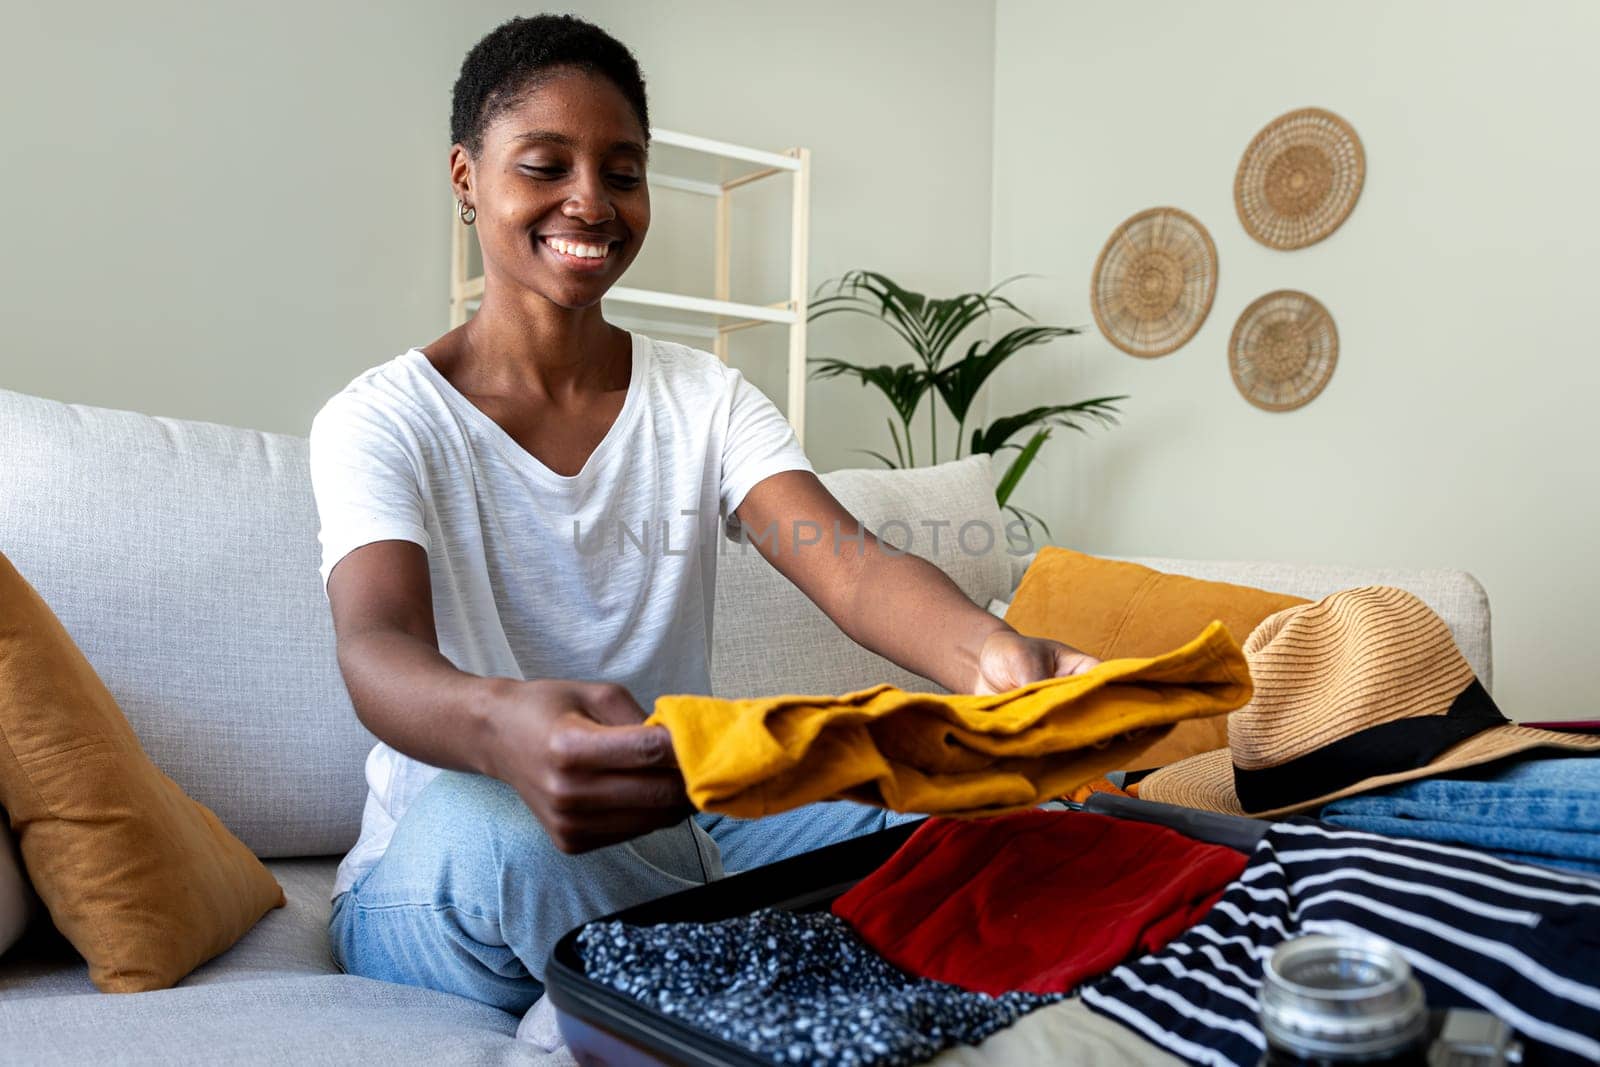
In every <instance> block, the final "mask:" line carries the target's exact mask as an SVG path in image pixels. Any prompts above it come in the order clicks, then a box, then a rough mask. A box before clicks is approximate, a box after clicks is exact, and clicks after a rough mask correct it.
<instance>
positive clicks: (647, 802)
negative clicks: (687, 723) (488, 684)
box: [488, 679, 694, 853]
mask: <svg viewBox="0 0 1600 1067" xmlns="http://www.w3.org/2000/svg"><path fill="white" fill-rule="evenodd" d="M498 703H499V706H498V707H497V708H496V709H495V712H494V716H493V723H494V725H493V728H492V731H491V736H492V740H491V742H490V744H491V748H492V751H491V752H490V753H489V760H488V762H489V767H490V773H491V774H492V775H493V776H494V777H496V778H499V779H500V780H501V781H503V782H506V783H507V784H509V785H510V786H511V787H512V788H514V789H515V790H516V791H517V793H518V794H520V795H521V797H522V799H523V802H524V803H526V804H527V805H528V808H529V809H530V810H531V811H532V812H533V814H534V816H535V817H536V818H537V819H538V820H539V822H540V823H542V824H543V825H544V828H545V830H546V831H547V832H548V833H549V834H550V839H551V841H553V842H554V843H555V846H556V847H557V848H558V849H560V850H561V851H562V852H566V853H577V852H587V851H589V850H590V849H595V848H600V847H602V846H605V845H612V844H616V843H617V842H619V841H627V840H629V839H631V838H634V837H638V836H640V835H641V834H646V833H649V832H650V831H652V830H659V829H661V828H662V827H664V826H671V825H673V824H674V823H677V822H679V821H681V820H682V819H684V818H686V817H687V816H688V815H690V814H691V813H692V812H693V810H694V809H693V807H692V806H691V805H690V804H689V800H688V795H687V794H686V793H685V791H684V783H683V775H682V774H681V773H680V772H679V770H678V762H677V759H676V757H675V756H674V755H673V751H672V737H671V735H669V734H668V733H667V731H666V729H665V728H664V727H660V726H645V725H643V723H644V720H645V719H646V718H647V716H646V714H645V711H644V709H643V708H641V707H640V706H639V703H638V701H636V700H635V699H634V698H633V694H632V693H630V692H628V690H627V688H626V687H624V686H621V685H618V684H616V683H614V682H575V681H566V680H560V679H551V680H543V679H541V680H538V681H531V682H515V683H512V684H511V685H510V686H509V688H508V689H507V690H506V691H505V694H504V698H503V699H502V700H501V701H500V702H498Z"/></svg>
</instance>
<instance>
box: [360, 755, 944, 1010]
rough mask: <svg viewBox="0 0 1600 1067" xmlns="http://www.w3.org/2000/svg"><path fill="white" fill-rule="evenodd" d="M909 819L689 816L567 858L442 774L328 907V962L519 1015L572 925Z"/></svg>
mask: <svg viewBox="0 0 1600 1067" xmlns="http://www.w3.org/2000/svg"><path fill="white" fill-rule="evenodd" d="M915 817H916V816H907V815H897V814H894V813H892V812H886V811H882V810H880V809H877V808H869V807H866V806H865V805H861V804H852V803H847V802H838V803H827V804H813V805H810V806H809V807H805V808H799V809H796V810H794V811H790V812H786V813H784V814H782V815H775V816H771V817H769V818H765V819H759V820H755V819H734V818H727V817H724V816H718V815H697V816H695V817H694V818H693V819H686V820H684V821H683V822H682V823H679V824H678V825H676V826H672V827H668V828H667V829H664V830H658V831H656V832H655V833H653V834H647V835H645V836H644V837H640V838H635V839H634V840H632V841H628V842H625V843H623V844H620V845H612V846H610V847H609V848H602V849H596V850H595V851H593V852H586V853H584V854H582V855H578V856H569V855H566V854H565V853H563V852H561V851H560V850H558V849H557V848H556V847H555V845H553V844H552V843H551V841H550V839H549V837H548V836H547V835H546V834H545V831H544V828H543V827H542V826H541V825H540V824H539V821H538V820H537V819H535V818H534V817H533V813H532V812H530V811H529V810H528V807H527V805H526V804H524V803H523V802H522V798H521V797H519V796H518V795H517V793H516V791H515V790H513V789H512V788H511V787H510V786H508V785H506V784H505V783H503V782H500V781H496V780H495V779H492V778H484V777H481V776H479V775H473V774H460V773H457V772H449V771H447V772H445V773H443V774H441V775H439V776H438V777H437V778H436V779H434V781H432V782H431V783H429V785H428V787H427V788H426V789H424V790H423V791H422V792H421V793H420V794H418V796H417V799H416V800H415V801H414V802H413V803H412V805H411V807H409V808H408V809H407V810H406V813H405V815H404V817H402V818H401V820H400V824H399V826H398V827H396V829H395V834H394V838H393V840H391V841H390V843H389V848H388V850H387V851H386V852H384V854H383V858H382V859H380V860H379V861H378V863H377V865H376V866H374V867H373V868H372V869H371V870H369V871H367V872H366V873H365V874H364V875H362V877H361V878H360V879H359V880H358V881H357V882H356V883H355V885H353V886H352V887H351V888H350V890H349V892H346V893H343V894H341V895H340V896H339V897H338V899H337V900H335V901H334V902H333V917H332V918H331V920H330V921H329V935H330V940H331V946H332V949H333V956H334V959H335V961H337V962H338V964H339V966H340V967H341V968H343V969H344V970H345V971H347V972H348V973H350V974H357V975H362V976H364V977H367V978H376V979H381V980H383V981H389V982H399V983H401V984H404V985H416V986H425V987H428V988H431V989H441V990H444V991H446V992H450V993H456V994H459V995H461V996H464V997H469V998H471V999H472V1000H477V1001H481V1002H483V1003H485V1004H492V1005H494V1006H496V1007H498V1008H502V1009H504V1010H505V1011H509V1012H515V1013H518V1014H520V1013H522V1012H525V1011H526V1010H527V1009H528V1008H529V1007H530V1006H531V1005H532V1004H533V1002H534V1001H535V1000H537V999H538V998H539V996H540V995H541V994H542V993H543V992H544V986H543V985H542V984H541V982H540V981H539V978H540V976H541V975H542V974H543V972H544V964H545V961H546V959H548V958H549V955H550V950H551V949H552V948H553V947H554V945H555V943H556V941H557V940H559V939H560V938H561V936H562V935H563V934H565V933H566V932H567V931H568V930H570V929H572V928H573V927H576V926H580V925H582V924H583V923H585V922H588V921H590V920H592V919H597V918H599V917H601V916H603V915H607V914H610V913H611V912H614V911H618V910H621V909H622V908H627V907H632V906H633V905H635V904H642V903H644V902H645V901H647V900H653V899H655V898H656V897H661V896H665V895H667V894H669V893H675V892H677V891H678V890H680V889H687V888H690V887H693V886H697V885H703V884H705V883H706V882H708V881H711V880H713V879H716V878H720V877H722V875H723V873H724V871H728V872H732V871H737V870H743V869H745V868H748V867H755V866H760V865H762V864H767V863H774V862H776V861H778V860H780V859H783V858H785V857H787V856H792V855H795V854H797V853H800V852H806V851H809V850H811V849H814V848H821V847H823V846H824V845H830V844H833V843H835V842H837V841H843V840H846V839H848V838H851V837H857V836H860V835H861V834H865V833H871V832H872V831H874V830H880V829H882V828H884V827H885V826H891V825H894V824H896V823H898V822H903V821H905V820H907V819H911V818H915Z"/></svg>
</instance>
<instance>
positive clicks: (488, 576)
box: [311, 333, 812, 896]
mask: <svg viewBox="0 0 1600 1067" xmlns="http://www.w3.org/2000/svg"><path fill="white" fill-rule="evenodd" d="M632 337H633V368H632V377H631V379H630V381H629V385H628V393H627V398H626V400H625V401H624V402H623V405H622V411H621V413H620V414H619V415H618V416H617V419H616V422H615V423H613V424H612V426H611V429H610V430H609V431H608V432H607V433H606V435H605V437H604V439H603V440H602V441H601V442H600V445H599V447H597V448H596V449H595V451H594V453H593V454H592V455H591V456H590V457H589V459H588V461H587V462H586V463H585V464H584V466H583V469H582V470H581V471H579V472H578V473H577V474H576V475H573V476H571V477H567V476H563V475H559V474H556V473H555V472H554V471H552V470H550V469H549V468H548V467H546V466H545V465H544V464H543V463H541V462H539V460H537V459H535V458H534V457H533V456H532V455H531V454H530V453H529V452H527V451H526V450H525V449H523V448H522V447H521V446H520V445H518V444H517V443H516V441H515V440H514V439H513V438H512V437H511V436H510V435H509V434H507V433H506V432H505V431H504V430H503V429H501V427H500V426H499V425H498V424H497V423H496V422H495V421H494V420H493V419H491V418H489V417H488V416H487V415H485V414H484V413H483V412H482V411H480V410H479V409H478V408H477V407H476V406H474V405H473V404H472V402H471V401H469V400H468V399H467V398H466V397H465V396H463V395H462V394H461V393H460V392H458V391H457V390H456V389H455V388H454V387H453V386H452V385H450V383H449V382H448V381H447V380H446V379H445V378H444V376H443V375H441V374H440V373H439V372H438V371H437V370H436V369H435V368H434V366H433V365H432V364H431V363H430V362H429V361H428V358H427V357H426V356H424V355H423V354H422V353H421V352H420V351H418V350H417V349H414V348H413V349H410V350H409V351H407V352H405V353H404V354H403V355H400V356H397V357H396V358H394V359H392V360H390V361H388V362H387V363H384V364H382V365H380V366H377V367H373V368H372V369H371V370H368V371H366V372H364V373H362V374H361V375H359V376H358V377H357V378H356V379H355V380H354V381H352V382H351V383H350V384H349V385H348V386H346V387H345V388H344V390H343V391H341V392H340V393H339V394H338V395H336V396H334V397H333V398H332V399H331V400H329V401H328V402H327V404H326V405H324V406H323V408H322V410H321V411H319V412H318V413H317V416H316V418H315V419H314V420H313V422H312V426H311V482H312V487H313V490H314V492H315V494H316V501H317V511H318V514H319V516H320V518H321V524H322V528H321V533H320V535H319V536H320V540H321V542H322V567H321V572H322V581H323V588H324V591H326V588H327V581H328V575H329V573H330V572H331V571H332V570H333V567H334V565H335V564H336V563H338V562H339V561H340V560H341V559H343V558H344V557H345V555H346V554H348V553H349V552H351V551H353V550H354V549H357V548H359V547H361V546H362V545H367V544H371V543H373V542H375V541H386V540H402V541H413V542H415V543H417V544H419V545H421V546H422V547H423V548H424V549H425V550H426V551H427V553H428V571H429V576H430V578H431V580H432V585H433V612H434V622H435V627H436V629H437V632H438V636H439V651H440V652H441V653H442V654H443V655H444V656H445V658H447V659H448V660H450V662H451V663H453V664H454V665H455V666H456V667H458V668H460V669H461V670H463V671H466V672H468V673H471V674H476V675H483V676H486V677H502V678H521V679H535V678H570V679H581V680H587V681H612V682H618V683H621V684H622V685H624V686H626V687H627V688H628V690H629V691H630V692H631V693H632V694H633V696H634V698H635V699H636V700H638V702H639V704H640V706H641V707H643V708H644V709H645V710H646V711H647V712H648V711H649V710H650V709H651V707H652V706H653V704H654V702H655V699H656V697H658V696H661V695H663V694H667V693H709V692H710V649H711V614H712V605H713V602H714V600H713V593H714V583H715V581H716V563H717V553H718V544H719V540H720V539H719V538H718V537H717V536H716V533H717V531H719V530H722V531H724V532H726V533H728V534H730V535H736V533H737V521H736V520H734V519H732V518H731V516H732V513H733V511H734V510H735V509H736V508H738V506H739V505H740V503H742V502H743V500H744V497H745V494H746V493H748V492H749V491H750V489H751V488H752V487H753V486H754V485H755V484H756V483H757V482H760V481H761V480H762V479H763V478H766V477H768V476H769V475H772V474H777V473H779V472H780V471H786V470H811V469H812V467H811V464H810V463H809V461H808V460H807V459H806V456H805V453H804V452H803V451H801V449H800V444H799V442H798V441H797V440H796V438H795V434H794V430H793V428H791V427H790V425H789V423H788V422H787V421H786V420H785V419H784V417H783V415H782V414H781V413H780V412H779V411H778V409H777V408H776V407H775V406H774V405H773V404H772V402H771V401H770V400H768V399H767V398H766V396H764V395H763V394H762V393H761V391H760V390H758V389H757V388H756V387H755V386H753V385H751V384H750V383H749V382H748V381H746V380H745V377H744V375H742V374H741V373H740V372H739V371H737V370H734V369H733V368H730V367H728V366H727V365H725V364H724V363H722V362H721V361H720V360H718V359H717V358H716V357H715V356H714V355H712V354H711V353H709V352H702V351H700V350H698V349H693V348H688V347H686V346H684V345H677V344H671V343H668V342H663V341H656V340H652V339H651V338H648V337H644V336H642V335H640V334H637V333H635V334H633V335H632ZM686 513H687V514H686ZM722 543H726V542H722ZM736 551H753V549H751V548H750V547H749V546H744V547H743V548H741V549H736ZM366 771H367V784H368V788H369V792H368V796H367V804H366V809H365V812H364V813H363V816H362V823H361V837H360V839H359V840H358V841H357V843H356V846H355V848H353V849H352V850H351V851H350V853H349V854H348V855H347V856H346V857H345V859H344V862H343V863H342V864H341V865H340V867H339V873H338V877H337V878H336V879H335V882H334V887H333V892H334V895H335V896H337V895H338V894H340V893H342V892H344V891H345V890H347V889H349V888H350V886H351V885H352V884H353V883H354V882H355V880H356V879H357V878H358V877H359V876H360V875H361V874H362V873H363V872H364V871H366V870H368V869H369V868H371V867H372V866H373V865H374V864H376V863H377V862H378V859H379V857H380V856H382V855H383V852H384V849H385V848H387V847H388V844H389V839H390V838H391V837H392V836H393V834H394V829H395V825H396V824H397V823H398V821H399V820H400V818H401V816H402V815H404V814H405V810H406V806H407V805H408V804H410V802H411V801H412V799H414V798H415V797H416V795H417V794H418V793H419V792H420V791H421V790H422V787H423V786H425V785H426V784H427V783H428V782H429V781H431V780H432V779H433V777H434V776H435V775H437V774H438V773H439V771H438V768H436V767H432V766H430V765H428V764H425V763H422V762H420V761H418V760H414V759H411V758H410V757H408V756H404V755H402V754H400V753H399V752H396V751H395V750H394V749H392V748H390V747H389V746H388V745H385V744H379V745H377V746H376V747H374V748H373V750H372V752H371V754H370V755H369V756H368V757H367V767H366Z"/></svg>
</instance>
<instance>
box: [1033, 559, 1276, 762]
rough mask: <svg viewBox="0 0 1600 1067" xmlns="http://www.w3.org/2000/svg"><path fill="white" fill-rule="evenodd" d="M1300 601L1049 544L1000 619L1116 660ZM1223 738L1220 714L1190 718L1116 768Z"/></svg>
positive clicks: (1254, 621) (1240, 634)
mask: <svg viewBox="0 0 1600 1067" xmlns="http://www.w3.org/2000/svg"><path fill="white" fill-rule="evenodd" d="M1305 603H1307V601H1306V600H1305V599H1303V598H1301V597H1297V596H1288V595H1286V594H1283V593H1270V592H1267V591H1265V590H1262V589H1252V588H1250V587H1249V586H1244V585H1232V584H1229V583H1228V582H1208V581H1203V580H1201V579H1199V578H1188V577H1185V576H1184V575H1181V574H1165V573H1163V572H1161V571H1158V570H1152V569H1151V568H1149V567H1145V566H1141V565H1140V564H1137V563H1124V562H1121V561H1119V560H1110V559H1101V558H1099V557H1097V556H1089V555H1085V554H1084V553H1082V552H1074V551H1073V550H1072V549H1070V548H1058V547H1055V546H1053V545H1047V546H1046V547H1044V548H1041V549H1040V550H1039V554H1038V555H1037V556H1035V557H1034V560H1033V562H1032V563H1031V564H1029V565H1028V570H1027V572H1026V573H1024V574H1023V576H1022V581H1021V583H1020V584H1018V586H1017V591H1016V595H1015V596H1013V597H1012V598H1011V606H1010V607H1009V608H1007V609H1006V616H1005V618H1006V622H1008V623H1010V624H1011V626H1012V628H1013V629H1015V630H1016V631H1017V632H1018V633H1022V634H1027V635H1028V636H1030V637H1048V638H1050V639H1051V640H1055V641H1061V642H1064V643H1066V644H1069V645H1071V646H1072V647H1073V648H1076V649H1079V650H1081V651H1083V652H1087V653H1089V654H1090V655H1091V656H1096V657H1098V658H1100V659H1121V658H1124V657H1146V656H1157V655H1160V654H1161V653H1163V652H1166V651H1168V650H1170V649H1173V648H1177V647H1178V646H1179V645H1181V644H1183V643H1184V642H1185V641H1187V640H1189V639H1190V638H1192V637H1193V636H1194V635H1195V633H1197V632H1198V631H1200V630H1202V629H1204V628H1205V626H1206V624H1207V623H1209V622H1211V621H1213V620H1221V621H1222V623H1223V625H1225V626H1227V628H1228V632H1229V633H1231V634H1233V635H1234V636H1235V637H1236V638H1237V639H1238V640H1240V641H1243V640H1244V639H1245V638H1246V637H1248V636H1250V632H1251V631H1252V630H1254V629H1255V628H1256V626H1257V625H1258V624H1259V623H1260V622H1261V620H1262V619H1265V618H1266V617H1267V616H1268V615H1271V614H1273V613H1274V612H1277V611H1281V610H1283V609H1284V608H1289V607H1293V606H1294V605H1296V604H1305ZM1227 744H1228V717H1227V716H1226V715H1219V716H1217V717H1215V718H1210V719H1193V720H1190V721H1188V722H1181V723H1179V724H1178V725H1176V726H1174V727H1173V728H1172V732H1171V733H1169V734H1168V735H1167V736H1166V737H1164V738H1162V739H1161V740H1160V741H1158V742H1156V743H1155V744H1154V745H1152V746H1150V748H1148V749H1147V750H1145V752H1144V753H1143V755H1141V756H1140V757H1139V759H1138V760H1136V761H1134V763H1133V764H1132V765H1130V766H1127V767H1122V768H1120V769H1121V770H1128V771H1136V770H1145V769H1147V768H1150V767H1162V766H1165V765H1166V764H1168V763H1173V762H1176V761H1177V760H1181V759H1184V758H1186V757H1188V756H1192V755H1194V754H1195V753H1197V752H1210V751H1211V750H1212V749H1217V748H1226V747H1227Z"/></svg>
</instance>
